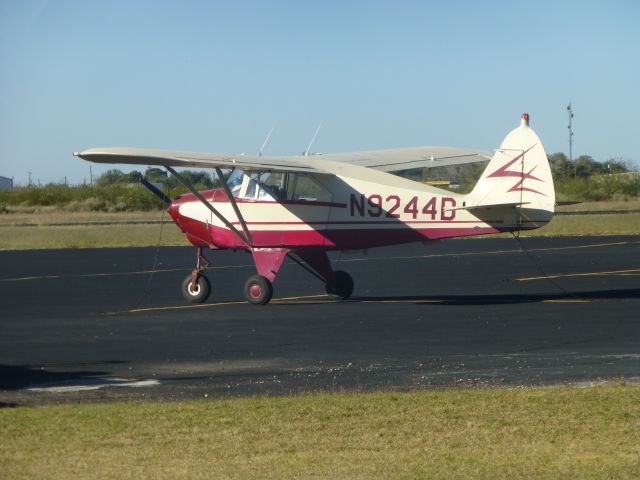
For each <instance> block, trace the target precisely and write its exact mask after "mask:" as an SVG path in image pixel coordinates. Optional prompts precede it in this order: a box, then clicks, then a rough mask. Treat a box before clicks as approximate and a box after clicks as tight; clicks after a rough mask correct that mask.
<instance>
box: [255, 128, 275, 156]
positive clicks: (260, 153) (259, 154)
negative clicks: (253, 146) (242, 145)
mask: <svg viewBox="0 0 640 480" xmlns="http://www.w3.org/2000/svg"><path fill="white" fill-rule="evenodd" d="M274 128H276V124H275V123H274V124H273V126H272V127H271V130H269V133H267V138H265V139H264V142H262V146H261V147H260V152H259V153H258V156H259V157H261V156H262V151H263V150H264V147H265V146H266V145H267V142H268V141H269V139H270V138H271V134H272V133H273V129H274Z"/></svg>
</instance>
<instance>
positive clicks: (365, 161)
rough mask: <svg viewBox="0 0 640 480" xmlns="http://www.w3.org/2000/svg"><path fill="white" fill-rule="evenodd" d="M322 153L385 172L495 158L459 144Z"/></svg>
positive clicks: (338, 159)
mask: <svg viewBox="0 0 640 480" xmlns="http://www.w3.org/2000/svg"><path fill="white" fill-rule="evenodd" d="M318 156H320V157H321V158H322V159H324V160H331V161H334V162H344V163H349V164H352V165H358V166H360V167H368V168H375V169H376V170H381V171H383V172H398V171H400V170H409V169H412V168H433V167H446V166H449V165H461V164H465V163H477V162H486V161H488V160H491V157H492V154H490V153H488V152H483V151H480V150H470V149H466V148H456V147H409V148H390V149H386V150H370V151H362V152H349V153H335V154H326V155H318Z"/></svg>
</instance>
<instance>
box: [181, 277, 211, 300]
mask: <svg viewBox="0 0 640 480" xmlns="http://www.w3.org/2000/svg"><path fill="white" fill-rule="evenodd" d="M210 293H211V283H210V282H209V279H208V278H207V277H205V276H204V275H198V281H197V282H196V288H195V289H192V288H191V275H187V277H186V278H185V279H184V280H183V281H182V296H183V297H184V299H185V300H186V301H187V302H189V303H202V302H204V301H205V300H206V299H207V298H209V294H210Z"/></svg>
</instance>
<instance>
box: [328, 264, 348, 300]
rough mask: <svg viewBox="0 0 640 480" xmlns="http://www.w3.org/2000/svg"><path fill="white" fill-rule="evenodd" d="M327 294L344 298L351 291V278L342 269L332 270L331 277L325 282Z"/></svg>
mask: <svg viewBox="0 0 640 480" xmlns="http://www.w3.org/2000/svg"><path fill="white" fill-rule="evenodd" d="M325 289H326V291H327V294H328V295H330V296H332V297H338V298H341V299H343V300H346V299H347V298H349V297H350V296H351V294H352V293H353V279H352V278H351V275H349V274H348V273H347V272H343V271H342V270H338V271H336V272H333V278H332V279H331V280H330V281H327V282H326V283H325Z"/></svg>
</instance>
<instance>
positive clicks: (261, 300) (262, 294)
mask: <svg viewBox="0 0 640 480" xmlns="http://www.w3.org/2000/svg"><path fill="white" fill-rule="evenodd" d="M272 296H273V284H272V283H271V282H270V281H269V280H268V279H267V278H265V277H263V276H262V275H252V276H250V277H249V279H248V280H247V283H245V284H244V298H246V299H247V302H249V303H251V304H253V305H266V304H267V303H269V300H271V297H272Z"/></svg>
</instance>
